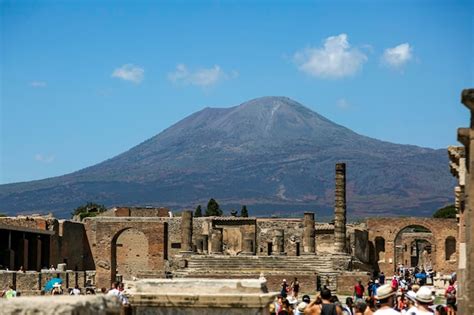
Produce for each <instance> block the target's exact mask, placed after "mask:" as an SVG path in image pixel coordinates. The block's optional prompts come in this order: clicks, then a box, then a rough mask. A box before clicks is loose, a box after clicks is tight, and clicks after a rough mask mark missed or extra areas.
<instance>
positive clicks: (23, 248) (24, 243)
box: [20, 233, 29, 270]
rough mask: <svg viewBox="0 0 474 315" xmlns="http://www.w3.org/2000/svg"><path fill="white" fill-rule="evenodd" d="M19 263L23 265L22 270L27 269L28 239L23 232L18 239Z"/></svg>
mask: <svg viewBox="0 0 474 315" xmlns="http://www.w3.org/2000/svg"><path fill="white" fill-rule="evenodd" d="M20 264H21V266H23V270H28V267H29V266H28V239H27V238H26V237H25V233H23V236H22V238H21V239H20Z"/></svg>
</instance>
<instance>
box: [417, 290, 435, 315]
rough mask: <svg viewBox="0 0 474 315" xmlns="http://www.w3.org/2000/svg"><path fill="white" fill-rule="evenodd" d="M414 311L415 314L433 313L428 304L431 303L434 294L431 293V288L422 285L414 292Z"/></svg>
mask: <svg viewBox="0 0 474 315" xmlns="http://www.w3.org/2000/svg"><path fill="white" fill-rule="evenodd" d="M415 299H416V304H417V305H416V313H415V315H433V311H432V310H431V308H430V306H432V305H433V301H434V299H435V298H434V296H433V294H431V289H430V288H429V287H427V286H422V287H421V288H420V289H419V290H418V292H416V296H415Z"/></svg>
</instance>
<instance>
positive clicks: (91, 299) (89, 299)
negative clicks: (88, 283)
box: [0, 295, 120, 315]
mask: <svg viewBox="0 0 474 315" xmlns="http://www.w3.org/2000/svg"><path fill="white" fill-rule="evenodd" d="M0 309H1V310H2V314H17V315H29V314H37V315H50V314H57V315H75V314H81V315H118V314H120V303H119V301H118V299H117V298H116V297H113V296H105V295H87V296H86V295H84V296H67V295H64V296H38V297H19V298H15V299H9V300H6V299H0Z"/></svg>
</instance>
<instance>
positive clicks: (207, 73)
mask: <svg viewBox="0 0 474 315" xmlns="http://www.w3.org/2000/svg"><path fill="white" fill-rule="evenodd" d="M237 76H238V73H237V72H236V71H232V72H231V73H226V72H224V70H222V68H221V67H220V66H218V65H214V66H213V67H211V68H200V69H196V70H195V71H190V70H189V69H188V67H187V66H186V65H185V64H178V65H177V66H176V70H175V71H173V72H170V73H169V74H168V79H169V80H170V81H171V82H173V83H177V84H184V85H188V84H189V85H196V86H199V87H209V86H212V85H215V84H217V83H218V82H219V81H223V80H227V79H233V78H235V77H237Z"/></svg>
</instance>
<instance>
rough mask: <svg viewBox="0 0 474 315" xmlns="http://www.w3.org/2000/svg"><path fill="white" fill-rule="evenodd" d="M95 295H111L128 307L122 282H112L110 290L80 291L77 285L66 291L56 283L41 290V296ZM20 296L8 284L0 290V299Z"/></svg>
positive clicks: (89, 288) (85, 289)
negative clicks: (48, 288) (49, 287)
mask: <svg viewBox="0 0 474 315" xmlns="http://www.w3.org/2000/svg"><path fill="white" fill-rule="evenodd" d="M95 294H105V295H113V296H116V297H117V298H118V299H119V300H120V302H121V303H122V305H124V306H127V305H129V302H128V298H127V295H126V294H125V286H124V284H123V283H122V282H114V283H112V285H111V288H110V289H107V288H101V289H100V290H96V289H95V288H93V287H86V288H83V289H80V288H79V286H78V285H76V286H74V287H73V288H69V289H68V290H63V287H62V284H61V283H59V282H57V283H54V285H53V286H52V288H51V290H48V291H46V290H44V289H43V290H42V291H41V295H75V296H77V295H95ZM18 296H20V292H17V291H16V290H15V289H14V286H13V285H11V284H9V285H8V286H7V287H6V288H5V289H3V290H0V298H6V299H11V298H15V297H18Z"/></svg>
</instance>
